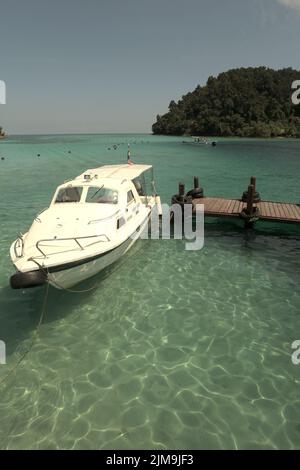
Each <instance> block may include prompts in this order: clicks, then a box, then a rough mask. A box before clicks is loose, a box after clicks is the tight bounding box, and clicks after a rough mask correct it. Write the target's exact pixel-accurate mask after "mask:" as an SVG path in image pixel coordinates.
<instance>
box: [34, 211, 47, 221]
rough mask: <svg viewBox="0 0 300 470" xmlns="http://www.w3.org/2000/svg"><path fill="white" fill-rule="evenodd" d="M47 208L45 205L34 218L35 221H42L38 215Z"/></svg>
mask: <svg viewBox="0 0 300 470" xmlns="http://www.w3.org/2000/svg"><path fill="white" fill-rule="evenodd" d="M47 209H48V207H45V208H44V209H42V210H41V211H40V212H39V213H38V214H37V215H36V216H35V218H34V220H36V221H37V222H40V223H41V222H42V221H41V219H40V215H41V214H42V213H43V212H45V211H46V210H47Z"/></svg>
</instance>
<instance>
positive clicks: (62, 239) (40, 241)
mask: <svg viewBox="0 0 300 470" xmlns="http://www.w3.org/2000/svg"><path fill="white" fill-rule="evenodd" d="M100 237H104V238H105V239H106V240H96V241H94V242H92V243H89V245H87V246H86V247H84V246H82V243H80V240H81V241H82V240H86V239H87V238H88V239H92V238H100ZM65 241H75V243H76V244H77V246H78V248H76V249H74V248H71V249H67V250H63V251H57V252H55V253H48V254H47V253H44V251H43V250H42V248H41V247H40V244H41V243H47V242H52V243H53V242H65ZM109 241H110V239H109V238H108V237H107V235H104V234H99V235H88V236H86V237H70V238H45V239H42V240H38V241H37V242H36V245H35V246H36V249H37V250H38V251H39V252H40V253H41V255H42V256H43V257H44V258H46V257H47V256H52V255H57V254H62V253H67V252H68V251H76V250H78V249H79V250H81V251H83V250H85V249H86V248H88V247H90V246H92V245H96V244H97V243H103V242H109ZM48 246H51V245H48Z"/></svg>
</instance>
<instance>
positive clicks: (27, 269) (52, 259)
mask: <svg viewBox="0 0 300 470" xmlns="http://www.w3.org/2000/svg"><path fill="white" fill-rule="evenodd" d="M149 184H150V185H151V191H148V189H149V188H148V185H149ZM155 207H156V208H157V210H158V213H161V202H160V197H159V196H158V195H157V193H156V189H155V182H154V177H153V168H152V166H151V165H138V164H132V163H131V162H128V163H127V164H123V165H104V166H102V167H99V168H94V169H89V170H87V171H85V172H84V173H82V174H80V175H79V176H77V177H76V178H75V179H73V180H71V181H67V182H65V183H63V184H61V185H60V186H58V188H57V189H56V191H55V193H54V196H53V199H52V201H51V204H50V206H49V207H48V208H47V209H45V210H44V211H42V212H41V213H40V214H38V215H37V216H36V217H35V219H34V221H33V224H32V225H31V227H30V229H29V230H28V232H27V233H25V234H24V235H21V236H20V237H19V238H18V239H17V240H16V241H14V242H13V243H12V245H11V248H10V257H11V260H12V262H13V264H14V266H15V268H16V270H17V272H16V274H14V275H13V276H11V278H10V285H11V287H12V288H13V289H23V288H28V287H35V286H39V285H42V284H45V283H46V282H49V284H51V285H53V286H54V287H56V288H58V289H68V288H70V287H72V286H74V285H76V284H78V283H79V282H81V281H83V280H85V279H88V278H90V277H92V276H94V275H95V274H97V273H99V272H100V271H102V270H103V269H104V268H106V267H107V266H109V265H111V264H112V263H114V262H116V261H117V260H118V259H119V258H120V257H121V256H122V255H124V254H125V253H126V252H127V251H128V250H129V249H130V248H131V247H132V245H133V244H134V243H135V241H136V240H137V239H138V238H139V237H140V234H141V233H142V232H143V230H145V229H146V228H148V219H149V217H150V215H151V212H152V210H153V209H154V208H155Z"/></svg>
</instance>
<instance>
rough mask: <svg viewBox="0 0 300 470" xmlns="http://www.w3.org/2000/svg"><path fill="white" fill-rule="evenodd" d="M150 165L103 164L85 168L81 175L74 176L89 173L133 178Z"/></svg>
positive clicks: (94, 175)
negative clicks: (97, 166) (88, 168)
mask: <svg viewBox="0 0 300 470" xmlns="http://www.w3.org/2000/svg"><path fill="white" fill-rule="evenodd" d="M151 168H152V165H136V164H131V165H129V164H125V165H103V166H100V167H99V168H92V169H90V170H86V171H85V172H84V173H82V174H81V175H79V176H77V178H75V179H76V180H78V179H81V180H82V179H84V176H85V175H90V177H91V178H94V177H96V178H113V179H124V178H126V179H128V180H133V179H135V178H137V177H138V176H140V175H141V174H142V173H144V172H145V171H147V170H150V169H151Z"/></svg>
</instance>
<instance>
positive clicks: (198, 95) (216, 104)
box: [152, 67, 300, 137]
mask: <svg viewBox="0 0 300 470" xmlns="http://www.w3.org/2000/svg"><path fill="white" fill-rule="evenodd" d="M299 79H300V71H297V70H294V69H292V68H286V69H281V70H272V69H269V68H266V67H249V68H239V69H233V70H229V71H228V72H224V73H221V74H220V75H218V77H216V78H214V77H209V78H208V80H207V83H206V85H205V86H200V85H199V86H197V88H196V89H195V90H194V91H192V92H190V93H187V94H186V95H184V96H183V97H182V99H181V100H179V101H178V103H175V101H171V103H170V105H169V112H167V113H166V114H164V115H162V116H160V115H158V116H157V118H156V122H155V123H154V124H153V126H152V132H153V134H162V135H195V136H196V135H197V136H224V137H226V136H237V137H279V136H281V137H300V105H298V106H297V105H294V104H293V103H292V100H291V95H292V91H293V90H292V89H291V86H292V83H293V81H294V80H299Z"/></svg>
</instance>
